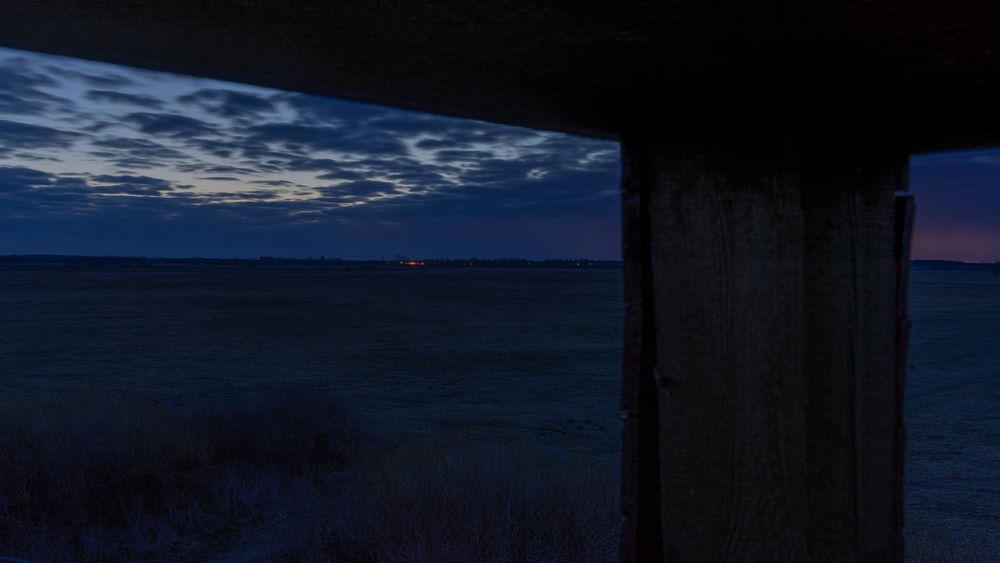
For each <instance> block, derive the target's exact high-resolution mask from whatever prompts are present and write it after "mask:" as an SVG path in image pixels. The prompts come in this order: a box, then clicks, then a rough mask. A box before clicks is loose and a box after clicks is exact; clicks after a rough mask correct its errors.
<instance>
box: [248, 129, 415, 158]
mask: <svg viewBox="0 0 1000 563" xmlns="http://www.w3.org/2000/svg"><path fill="white" fill-rule="evenodd" d="M248 132H249V133H250V136H249V137H248V138H247V141H248V142H250V143H251V144H262V145H268V146H272V145H277V146H280V147H282V148H283V149H284V150H288V151H296V152H302V151H337V152H342V153H348V154H362V155H379V156H404V155H406V154H408V149H407V148H406V145H405V144H403V142H402V141H401V140H400V139H399V138H398V137H396V136H394V135H391V134H389V133H387V132H385V131H368V130H352V129H349V128H340V127H325V126H309V125H293V124H285V123H269V124H265V125H257V126H253V127H250V128H249V129H248Z"/></svg>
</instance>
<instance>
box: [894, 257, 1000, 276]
mask: <svg viewBox="0 0 1000 563" xmlns="http://www.w3.org/2000/svg"><path fill="white" fill-rule="evenodd" d="M910 269H911V270H914V271H918V272H925V271H929V272H993V273H994V274H997V275H1000V262H993V263H989V262H958V261H955V260H914V261H912V262H910Z"/></svg>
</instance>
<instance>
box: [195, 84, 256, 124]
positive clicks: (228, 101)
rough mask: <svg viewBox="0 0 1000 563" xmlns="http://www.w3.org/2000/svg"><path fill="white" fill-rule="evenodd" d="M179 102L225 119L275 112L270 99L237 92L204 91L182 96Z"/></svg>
mask: <svg viewBox="0 0 1000 563" xmlns="http://www.w3.org/2000/svg"><path fill="white" fill-rule="evenodd" d="M177 101H178V102H180V103H181V104H186V105H195V106H198V107H201V108H202V109H204V110H205V111H207V112H209V113H212V114H215V115H220V116H223V117H233V118H235V117H245V118H250V117H255V116H259V115H261V114H264V113H269V112H273V111H275V106H274V103H273V102H272V101H271V100H269V99H268V98H265V97H263V96H258V95H256V94H250V93H247V92H238V91H235V90H224V89H203V90H198V91H196V92H192V93H190V94H185V95H183V96H180V97H178V98H177Z"/></svg>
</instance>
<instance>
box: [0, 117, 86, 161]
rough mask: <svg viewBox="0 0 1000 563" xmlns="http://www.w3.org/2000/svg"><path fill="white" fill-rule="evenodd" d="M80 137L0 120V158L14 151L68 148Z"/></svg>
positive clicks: (39, 126) (55, 130) (67, 132)
mask: <svg viewBox="0 0 1000 563" xmlns="http://www.w3.org/2000/svg"><path fill="white" fill-rule="evenodd" d="M80 137H81V135H80V134H79V133H74V132H71V131H61V130H59V129H53V128H51V127H45V126H42V125H30V124H27V123H18V122H16V121H7V120H4V119H0V156H6V154H8V153H11V152H13V151H14V150H16V149H37V148H60V149H65V148H69V147H70V146H71V145H72V144H73V143H74V142H75V141H76V140H77V139H79V138H80Z"/></svg>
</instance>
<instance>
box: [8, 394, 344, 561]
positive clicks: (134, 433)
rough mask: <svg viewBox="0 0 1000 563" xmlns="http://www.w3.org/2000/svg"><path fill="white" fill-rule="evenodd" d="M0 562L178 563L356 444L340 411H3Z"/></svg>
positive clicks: (277, 501) (139, 407)
mask: <svg viewBox="0 0 1000 563" xmlns="http://www.w3.org/2000/svg"><path fill="white" fill-rule="evenodd" d="M0 413H2V414H0V555H3V556H16V557H21V558H26V559H32V560H38V561H127V560H137V559H149V558H153V557H156V558H163V559H175V560H176V559H178V558H181V559H183V558H185V554H188V555H190V554H192V553H195V552H199V551H203V550H205V549H207V548H209V547H211V546H212V545H213V544H215V543H220V542H225V541H226V540H227V539H228V538H230V537H232V536H234V535H235V534H237V531H238V530H239V529H240V528H243V527H247V526H252V525H254V524H255V523H258V522H261V521H263V520H264V519H265V518H266V517H267V516H268V515H269V513H270V512H271V511H273V510H274V509H275V507H276V506H280V505H281V504H282V503H286V502H287V501H288V499H289V496H290V495H293V494H301V491H302V490H303V489H304V488H309V487H310V486H313V485H314V484H315V483H316V481H315V477H316V476H317V475H320V474H323V473H330V472H334V471H339V470H342V469H343V468H345V467H346V466H347V464H348V463H349V461H350V460H352V458H353V457H354V455H355V452H357V451H358V449H359V446H360V444H359V441H358V433H357V429H356V428H355V426H354V425H353V424H352V422H351V421H350V419H349V418H348V417H347V416H345V415H344V413H343V412H342V411H341V410H340V409H338V408H337V407H336V406H335V404H334V403H332V402H330V401H324V400H322V399H318V398H315V397H312V396H310V395H307V394H283V395H281V396H279V397H270V398H268V400H267V401H257V402H243V403H240V404H235V405H232V406H227V407H225V408H222V409H215V410H212V411H194V410H190V409H180V408H168V407H165V406H163V405H161V404H158V403H156V402H154V401H151V400H144V399H141V398H136V397H129V398H125V397H120V396H114V397H113V396H110V395H103V396H88V397H74V396H63V397H59V398H56V399H50V400H47V401H45V402H43V403H34V404H32V403H26V402H20V403H18V402H14V401H9V400H8V401H7V402H6V404H4V405H2V406H0Z"/></svg>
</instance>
